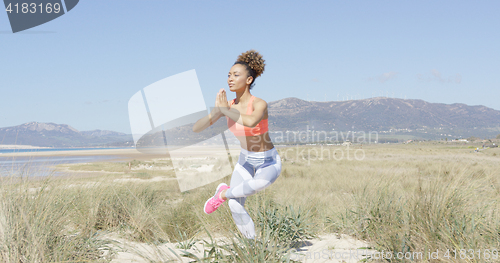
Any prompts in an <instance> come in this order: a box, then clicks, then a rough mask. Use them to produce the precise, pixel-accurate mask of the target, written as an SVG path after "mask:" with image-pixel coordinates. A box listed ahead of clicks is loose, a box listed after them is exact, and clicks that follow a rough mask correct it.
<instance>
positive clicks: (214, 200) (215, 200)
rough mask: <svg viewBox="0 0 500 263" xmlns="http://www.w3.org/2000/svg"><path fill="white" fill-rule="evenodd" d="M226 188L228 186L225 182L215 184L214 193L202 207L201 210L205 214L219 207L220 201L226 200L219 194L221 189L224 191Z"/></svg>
mask: <svg viewBox="0 0 500 263" xmlns="http://www.w3.org/2000/svg"><path fill="white" fill-rule="evenodd" d="M228 188H229V186H227V184H225V183H220V184H219V185H218V186H217V189H216V190H215V195H214V196H213V197H211V198H210V199H208V200H207V201H206V202H205V207H204V209H203V211H205V214H211V213H213V212H214V211H215V210H217V208H219V206H220V205H222V203H224V201H226V200H224V199H222V198H220V197H219V194H220V192H221V191H224V190H226V189H228Z"/></svg>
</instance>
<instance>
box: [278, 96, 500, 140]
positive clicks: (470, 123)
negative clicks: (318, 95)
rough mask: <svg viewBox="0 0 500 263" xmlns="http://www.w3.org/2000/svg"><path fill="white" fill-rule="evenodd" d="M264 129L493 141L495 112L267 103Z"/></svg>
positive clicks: (393, 102) (387, 102) (364, 103)
mask: <svg viewBox="0 0 500 263" xmlns="http://www.w3.org/2000/svg"><path fill="white" fill-rule="evenodd" d="M268 109H269V116H270V117H269V125H270V127H272V128H271V129H272V130H276V131H286V130H290V131H302V130H306V128H307V126H309V127H308V128H309V129H314V130H325V131H331V130H332V129H335V130H337V131H365V132H368V131H378V132H381V131H391V130H393V131H394V130H402V129H408V130H412V132H416V131H420V132H421V133H425V132H427V133H428V134H429V133H430V134H435V135H439V134H442V133H443V132H446V133H448V134H449V133H452V135H453V136H455V137H460V136H462V137H463V136H471V135H475V136H495V135H496V134H499V133H500V129H499V128H500V111H497V110H494V109H491V108H488V107H485V106H468V105H465V104H461V103H455V104H443V103H430V102H426V101H423V100H412V99H397V98H385V97H377V98H370V99H362V100H348V101H330V102H317V101H304V100H301V99H298V98H286V99H282V100H279V101H273V102H270V103H268Z"/></svg>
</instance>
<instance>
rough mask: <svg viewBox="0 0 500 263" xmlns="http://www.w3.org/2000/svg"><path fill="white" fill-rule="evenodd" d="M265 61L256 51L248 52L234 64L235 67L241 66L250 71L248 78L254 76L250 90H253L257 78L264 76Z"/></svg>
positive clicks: (240, 56)
mask: <svg viewBox="0 0 500 263" xmlns="http://www.w3.org/2000/svg"><path fill="white" fill-rule="evenodd" d="M264 62H265V60H264V59H262V55H261V54H259V52H257V51H255V50H253V49H252V50H249V51H247V52H244V53H241V55H239V56H238V58H237V59H236V62H234V64H233V65H236V64H241V65H243V66H245V67H246V69H247V71H248V77H250V76H252V83H250V89H252V88H253V86H254V82H255V78H257V77H258V76H260V75H262V73H263V72H264V67H265V66H266V64H265V63H264Z"/></svg>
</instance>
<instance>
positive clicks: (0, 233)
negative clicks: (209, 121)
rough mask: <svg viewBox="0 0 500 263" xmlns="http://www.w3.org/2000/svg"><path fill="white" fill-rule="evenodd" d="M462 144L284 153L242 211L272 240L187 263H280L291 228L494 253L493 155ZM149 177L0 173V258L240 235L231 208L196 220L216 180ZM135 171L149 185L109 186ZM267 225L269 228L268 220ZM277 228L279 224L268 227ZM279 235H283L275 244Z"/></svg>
mask: <svg viewBox="0 0 500 263" xmlns="http://www.w3.org/2000/svg"><path fill="white" fill-rule="evenodd" d="M469 147H470V145H450V144H445V143H437V142H434V143H432V142H428V143H420V144H419V143H414V144H408V145H404V144H398V145H363V146H362V148H360V146H352V147H350V148H349V150H348V148H345V147H341V146H328V148H327V147H325V146H324V147H323V149H321V147H317V146H308V147H298V148H295V147H289V148H280V149H278V151H279V153H280V156H281V158H282V162H283V166H282V172H281V175H280V177H279V178H278V180H277V181H276V182H275V183H274V184H273V185H271V186H270V187H269V188H268V189H266V190H265V191H263V192H261V193H259V194H257V196H254V197H250V198H248V201H247V203H246V207H247V209H248V210H249V212H250V213H251V215H252V218H254V220H256V225H258V226H259V225H260V226H261V227H260V228H259V230H261V232H260V233H261V237H263V238H264V239H266V238H267V239H266V240H267V241H268V242H267V243H266V242H264V243H255V244H247V243H245V242H246V241H244V240H243V239H235V240H236V241H237V242H236V243H234V244H231V246H216V245H213V248H214V250H213V253H212V254H209V253H208V252H207V255H206V257H205V258H204V259H202V258H198V259H196V258H194V259H195V260H197V261H200V262H213V261H217V260H218V261H221V262H232V261H238V262H252V260H256V261H253V262H279V261H281V260H283V257H282V253H283V251H282V249H283V246H284V247H289V246H291V245H292V243H291V242H288V241H290V240H289V239H291V238H289V239H286V240H283V238H281V239H280V237H282V236H283V235H287V234H290V232H286V231H292V234H293V232H294V231H295V232H300V231H305V230H307V233H308V234H311V235H314V234H318V233H322V232H339V233H344V234H349V235H353V236H355V237H357V238H359V239H363V240H367V241H369V242H371V243H372V244H374V246H375V249H377V250H380V251H382V250H385V251H393V252H419V251H429V250H430V251H436V250H437V249H439V251H445V250H446V249H455V250H460V249H475V250H478V249H482V250H484V249H499V248H500V246H499V245H500V236H499V233H500V222H499V218H500V214H499V211H500V202H499V201H500V190H499V189H500V182H499V180H498V172H499V167H500V150H499V149H498V148H496V149H485V150H482V151H480V152H473V150H474V148H475V147H477V146H474V147H473V148H469ZM321 150H323V159H321V158H320V157H321ZM327 151H328V152H329V153H330V157H328V156H327ZM342 153H343V154H344V155H343V158H341V156H342V155H341V154H342ZM348 153H349V154H350V155H348ZM354 153H357V155H356V156H355V155H354ZM333 154H336V155H333ZM361 154H362V155H361ZM348 156H349V158H348ZM361 156H363V158H359V157H361ZM334 157H335V158H334ZM355 157H358V160H357V159H356V158H355ZM120 165H121V166H120ZM120 165H117V164H109V165H107V164H106V163H101V164H99V165H93V166H92V165H79V166H74V167H73V168H71V169H76V168H75V167H77V168H78V169H83V170H85V169H88V170H92V169H90V167H94V168H95V169H96V170H99V171H100V170H105V171H114V172H119V171H120V169H124V167H123V166H124V165H125V164H120ZM127 165H128V164H127ZM136 165H137V167H139V166H140V165H141V163H137V164H136ZM125 168H128V167H125ZM78 169H77V170H78ZM153 172H154V171H151V170H147V169H139V170H136V172H130V171H127V170H126V169H125V170H122V171H121V174H110V175H107V176H102V177H93V178H92V177H89V178H73V177H67V178H64V179H61V178H54V177H49V178H46V179H45V180H27V179H25V178H20V177H19V176H16V175H12V176H4V177H3V178H2V180H3V181H2V184H1V187H0V192H1V202H0V245H1V247H0V261H2V262H60V261H67V262H77V261H85V262H88V261H95V262H98V261H109V260H110V258H111V257H112V255H113V254H112V253H109V252H106V251H109V249H108V248H107V247H109V246H110V242H111V241H109V240H105V239H102V238H101V237H102V235H104V234H106V233H109V232H113V233H119V234H120V235H121V236H122V237H124V238H126V239H129V240H133V241H137V242H146V243H153V244H162V243H165V242H181V243H180V244H188V243H189V242H188V243H182V242H186V239H188V240H189V239H191V238H193V237H197V238H202V237H203V236H205V237H207V235H214V234H215V235H222V236H228V237H231V236H232V235H233V233H237V232H238V231H237V229H236V227H235V225H234V223H233V220H232V217H231V214H230V211H229V209H228V208H227V206H223V207H221V208H220V209H219V210H220V211H217V212H216V213H217V214H216V215H206V214H204V213H203V211H202V206H203V204H204V202H205V200H206V199H207V198H208V197H210V196H211V195H213V190H214V188H215V186H216V185H217V184H218V183H219V182H214V183H213V184H211V185H207V186H206V187H203V188H199V189H195V190H192V191H187V192H183V193H180V192H179V189H178V186H177V182H176V181H175V180H169V181H155V182H148V181H147V179H148V178H152V175H151V173H153ZM134 173H137V176H136V177H138V178H142V179H144V183H137V182H133V181H132V182H116V181H113V180H115V179H116V178H120V177H123V176H130V175H131V174H134ZM154 176H157V175H154ZM165 176H167V177H172V175H171V174H170V175H165ZM224 181H226V182H228V181H229V178H227V179H226V180H224ZM285 207H288V208H287V209H285ZM290 207H291V208H293V209H292V210H293V211H294V212H293V213H292V212H290ZM299 209H300V211H301V212H300V214H299V215H297V213H296V211H298V210H299ZM269 216H274V217H276V220H275V221H272V220H266V217H269ZM297 217H300V218H302V219H301V220H304V221H301V222H302V224H303V225H300V226H299V227H295V228H294V227H290V225H291V224H294V223H293V222H295V221H294V220H291V219H287V220H285V219H286V218H297ZM259 218H260V219H259ZM273 222H286V223H278V224H276V226H277V227H274V228H273V227H269V226H271V225H273V224H274V223H273ZM284 224H286V226H284ZM282 226H284V227H282ZM272 229H276V230H272ZM284 229H285V230H284ZM287 229H295V230H287ZM297 229H298V230H297ZM273 231H274V232H273ZM276 231H285V232H283V233H285V234H279V235H277V236H276ZM101 234H102V235H101ZM290 236H293V235H290ZM305 236H307V235H304V236H303V237H305ZM238 240H239V241H238ZM287 240H288V241H287ZM287 242H288V243H287ZM271 243H272V244H275V245H276V244H278V245H276V246H274V245H270V244H271ZM238 244H239V245H238ZM280 246H281V247H280ZM264 247H268V248H269V247H274V248H276V249H275V250H272V249H271V250H269V249H267V250H266V251H267V252H265V253H267V254H259V253H257V256H256V257H255V258H246V257H245V258H242V257H240V256H241V255H242V254H245V253H242V251H246V252H249V251H251V252H252V253H256V252H255V251H260V250H263V248H264ZM278 247H279V249H278ZM280 249H281V250H280ZM270 251H271V252H270ZM263 253H264V252H263ZM280 255H281V256H280ZM425 255H426V253H424V256H425ZM440 258H441V259H444V258H443V257H440ZM476 259H477V257H476ZM416 261H420V260H416ZM423 261H427V260H423ZM444 261H446V260H444ZM448 261H449V262H457V261H460V260H458V259H454V260H448ZM429 262H430V261H429ZM472 262H474V261H472ZM475 262H483V260H475Z"/></svg>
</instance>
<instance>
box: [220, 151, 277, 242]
mask: <svg viewBox="0 0 500 263" xmlns="http://www.w3.org/2000/svg"><path fill="white" fill-rule="evenodd" d="M280 172H281V157H280V156H279V155H278V151H276V148H272V149H271V150H267V151H265V152H251V151H247V150H246V149H243V148H242V149H241V153H240V157H239V159H238V163H237V164H236V166H235V167H234V171H233V175H232V177H231V183H230V188H229V189H227V191H226V198H227V199H228V203H229V208H230V209H231V213H232V215H233V219H234V222H235V223H236V226H237V227H238V229H239V230H240V232H241V233H242V234H243V235H244V236H245V237H246V238H250V239H254V238H255V226H254V223H253V221H252V218H250V215H249V214H248V212H247V211H246V210H245V207H244V205H245V200H246V198H247V196H250V195H253V194H255V193H257V192H259V191H261V190H263V189H264V188H266V187H268V186H269V185H271V184H272V183H273V182H274V181H276V179H277V178H278V176H279V174H280Z"/></svg>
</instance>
